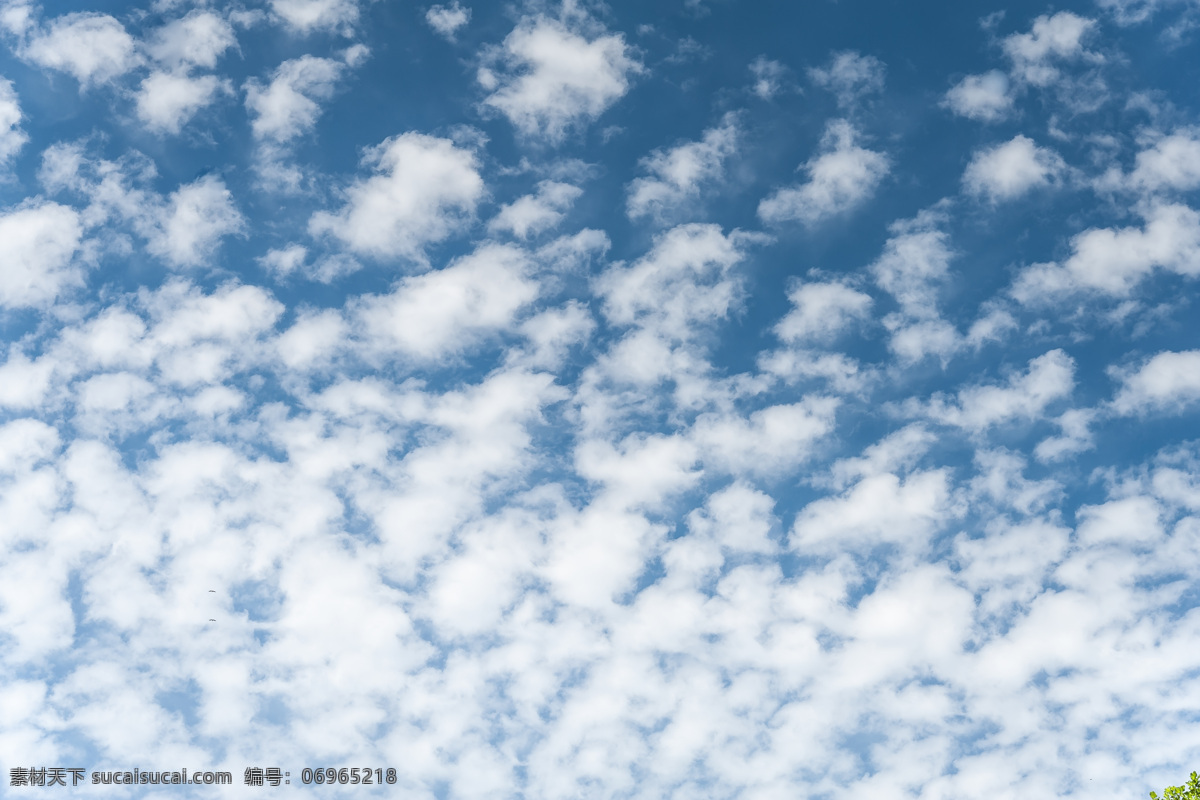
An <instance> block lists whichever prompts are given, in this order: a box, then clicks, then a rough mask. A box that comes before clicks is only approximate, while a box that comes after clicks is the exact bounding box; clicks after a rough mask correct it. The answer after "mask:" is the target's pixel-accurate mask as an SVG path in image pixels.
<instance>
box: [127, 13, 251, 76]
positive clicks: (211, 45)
mask: <svg viewBox="0 0 1200 800" xmlns="http://www.w3.org/2000/svg"><path fill="white" fill-rule="evenodd" d="M236 45H237V36H236V35H235V34H234V31H233V26H232V25H230V24H229V23H228V22H227V21H225V20H224V19H222V18H221V17H219V16H217V15H216V14H214V13H212V12H211V11H202V10H199V9H197V10H194V11H192V12H190V13H189V14H188V15H187V16H185V17H183V18H181V19H176V20H172V21H171V22H168V23H167V24H166V25H163V26H162V27H161V28H159V29H158V30H156V31H154V32H153V33H152V34H151V35H150V36H149V38H148V40H147V43H146V51H147V52H148V53H149V54H150V56H151V57H152V58H153V59H154V60H155V61H157V62H159V63H160V64H162V65H163V66H165V67H167V68H169V69H173V70H174V69H181V68H187V67H205V68H208V69H211V68H213V67H215V66H216V65H217V61H218V60H219V59H220V57H221V55H222V54H223V53H224V52H225V51H226V50H228V49H229V48H231V47H235V46H236Z"/></svg>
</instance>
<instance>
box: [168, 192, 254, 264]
mask: <svg viewBox="0 0 1200 800" xmlns="http://www.w3.org/2000/svg"><path fill="white" fill-rule="evenodd" d="M245 227H246V220H245V219H244V218H243V217H242V215H241V213H239V212H238V210H237V207H236V206H235V205H234V202H233V195H232V194H231V193H230V191H229V190H228V189H227V188H225V182H224V181H222V180H221V179H220V178H218V177H216V176H213V175H206V176H204V177H203V178H199V179H198V180H195V181H193V182H191V183H189V184H185V185H184V186H181V187H179V188H178V189H176V190H175V191H174V192H172V193H171V196H170V198H169V200H168V203H167V205H166V206H165V207H164V208H162V209H161V210H160V211H159V212H158V213H157V214H156V217H155V219H154V220H153V222H152V223H150V224H149V227H148V229H147V234H148V235H147V238H148V240H149V241H148V243H147V249H148V250H149V251H150V252H151V253H153V254H154V255H156V256H158V257H159V258H162V259H163V260H164V261H166V262H167V263H168V264H169V265H171V266H173V267H198V266H201V265H202V264H204V263H205V262H206V261H208V260H209V259H210V258H212V256H213V254H214V253H215V252H216V250H217V247H218V246H219V245H220V243H221V239H223V238H224V237H226V236H229V235H232V234H237V233H241V232H242V231H244V230H245Z"/></svg>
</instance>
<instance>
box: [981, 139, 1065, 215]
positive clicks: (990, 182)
mask: <svg viewBox="0 0 1200 800" xmlns="http://www.w3.org/2000/svg"><path fill="white" fill-rule="evenodd" d="M1065 170H1066V164H1065V163H1064V162H1063V160H1062V157H1061V156H1059V155H1058V153H1055V152H1054V151H1053V150H1050V149H1048V148H1045V147H1038V146H1037V145H1036V144H1034V143H1033V140H1032V139H1030V138H1028V137H1027V136H1022V135H1020V134H1018V135H1017V136H1015V137H1013V138H1012V139H1011V140H1009V141H1007V142H1004V143H1003V144H998V145H996V146H994V147H989V148H986V149H983V150H978V151H976V152H975V154H974V155H973V156H972V157H971V163H970V164H968V165H967V169H966V171H965V172H963V186H964V187H965V188H966V190H967V191H968V192H970V193H971V194H973V195H976V196H977V197H985V198H987V199H988V200H990V201H992V202H997V201H1001V200H1013V199H1015V198H1017V197H1020V196H1021V195H1023V194H1025V193H1026V192H1029V191H1031V190H1033V189H1037V188H1041V187H1043V186H1048V185H1051V184H1053V183H1054V182H1055V181H1057V180H1058V179H1059V177H1060V176H1061V175H1062V173H1063V172H1064V171H1065Z"/></svg>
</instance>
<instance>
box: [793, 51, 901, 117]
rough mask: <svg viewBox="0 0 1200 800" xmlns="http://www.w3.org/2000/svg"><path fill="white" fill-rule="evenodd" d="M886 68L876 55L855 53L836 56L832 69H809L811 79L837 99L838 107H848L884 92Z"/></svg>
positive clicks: (833, 59)
mask: <svg viewBox="0 0 1200 800" xmlns="http://www.w3.org/2000/svg"><path fill="white" fill-rule="evenodd" d="M885 72H886V68H885V67H884V65H883V62H882V61H880V60H879V59H877V58H875V57H874V56H864V55H862V54H861V53H856V52H855V51H853V50H846V51H843V52H840V53H835V54H834V56H833V58H832V59H830V62H829V66H827V67H824V68H820V69H810V70H809V71H808V77H809V79H810V80H811V81H812V82H813V83H815V84H816V85H817V86H820V87H821V88H823V89H828V90H829V91H831V92H833V94H834V96H835V97H837V103H838V106H840V107H842V108H849V107H850V106H853V105H854V104H855V103H856V102H858V100H859V98H861V97H862V96H864V95H868V94H874V93H875V92H881V91H883V79H884V73H885Z"/></svg>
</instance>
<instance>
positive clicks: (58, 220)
mask: <svg viewBox="0 0 1200 800" xmlns="http://www.w3.org/2000/svg"><path fill="white" fill-rule="evenodd" d="M82 237H83V226H82V225H81V224H80V220H79V214H77V213H76V212H75V211H74V210H73V209H71V208H68V207H67V206H63V205H60V204H58V203H49V202H43V203H38V204H30V205H25V206H20V207H18V208H15V209H11V210H8V211H5V212H0V261H3V263H4V264H5V265H6V266H5V268H4V269H3V270H0V306H3V307H5V308H25V307H30V306H34V307H37V306H44V305H47V304H49V303H51V302H53V301H54V299H55V298H56V297H58V295H59V294H60V293H61V292H63V291H64V290H65V289H67V288H69V287H71V286H76V285H80V284H82V282H83V281H82V277H83V272H82V269H81V268H80V266H79V265H78V263H77V262H76V260H75V258H74V257H75V254H76V253H77V252H78V251H79V248H80V244H81V239H82Z"/></svg>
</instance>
